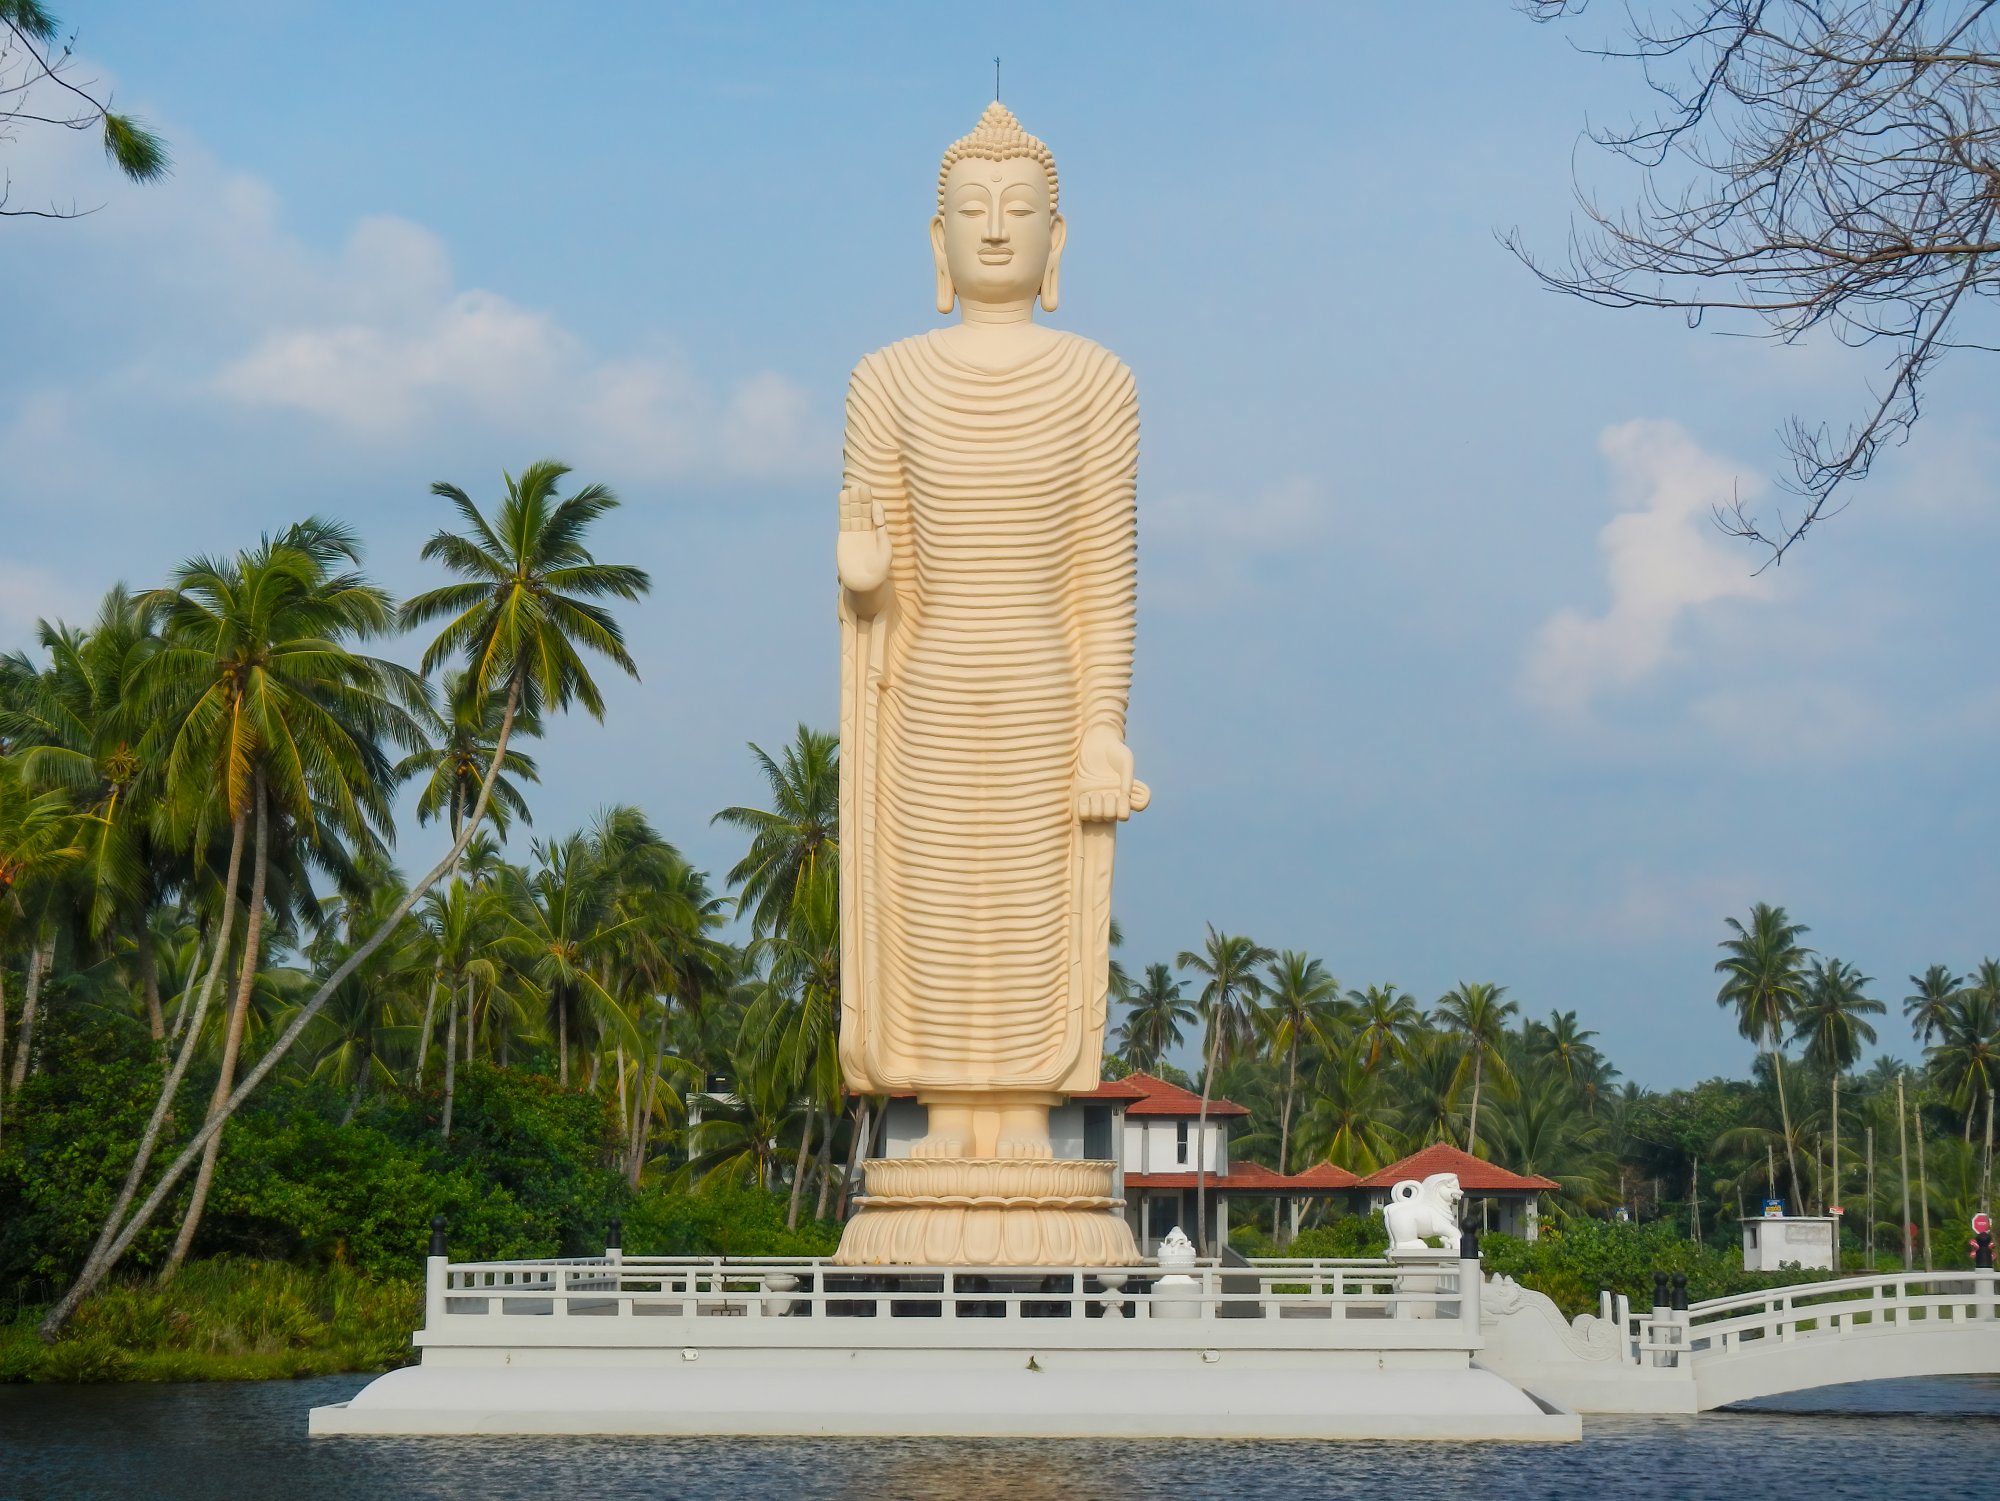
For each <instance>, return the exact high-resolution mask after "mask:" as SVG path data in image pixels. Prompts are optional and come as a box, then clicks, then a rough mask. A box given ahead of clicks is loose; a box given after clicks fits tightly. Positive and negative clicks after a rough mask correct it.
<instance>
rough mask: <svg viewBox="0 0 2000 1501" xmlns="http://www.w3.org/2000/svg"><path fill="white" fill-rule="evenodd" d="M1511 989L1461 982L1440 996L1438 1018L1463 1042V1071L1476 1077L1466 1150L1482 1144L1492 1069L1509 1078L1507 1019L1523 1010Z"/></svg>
mask: <svg viewBox="0 0 2000 1501" xmlns="http://www.w3.org/2000/svg"><path fill="white" fill-rule="evenodd" d="M1506 995H1507V987H1506V986H1505V985H1495V984H1492V983H1490V982H1489V981H1485V980H1476V981H1474V982H1472V983H1471V984H1467V983H1466V982H1465V981H1463V980H1461V981H1459V983H1458V984H1457V985H1456V986H1455V987H1453V988H1452V989H1451V990H1448V991H1446V992H1445V993H1444V994H1443V995H1441V996H1439V997H1438V1003H1437V1012H1438V1019H1439V1020H1440V1021H1442V1022H1443V1023H1444V1025H1445V1029H1446V1030H1447V1031H1448V1032H1449V1033H1450V1034H1451V1035H1452V1036H1453V1037H1456V1038H1457V1039H1458V1040H1459V1044H1460V1046H1461V1047H1462V1049H1463V1050H1464V1051H1463V1055H1462V1057H1463V1061H1462V1062H1461V1064H1460V1070H1461V1072H1463V1071H1467V1070H1469V1071H1470V1072H1471V1075H1472V1109H1471V1113H1470V1114H1469V1116H1468V1117H1467V1119H1466V1124H1465V1150H1466V1151H1468V1152H1470V1151H1471V1150H1472V1149H1473V1148H1474V1147H1475V1146H1476V1145H1477V1144H1478V1142H1479V1091H1480V1087H1481V1085H1482V1084H1483V1083H1484V1082H1485V1078H1486V1072H1487V1070H1488V1069H1489V1068H1491V1069H1492V1070H1493V1071H1494V1073H1496V1074H1498V1075H1499V1076H1501V1077H1502V1078H1505V1077H1506V1074H1507V1064H1506V1060H1505V1059H1504V1058H1503V1057H1502V1056H1501V1052H1500V1048H1501V1044H1502V1042H1503V1041H1504V1040H1505V1038H1506V1034H1507V1018H1508V1017H1510V1016H1513V1015H1514V1014H1515V1013H1516V1012H1518V1011H1519V1010H1520V1009H1521V1008H1520V1007H1519V1006H1518V1005H1516V1004H1515V1003H1514V1002H1513V1001H1510V1000H1507V999H1506Z"/></svg>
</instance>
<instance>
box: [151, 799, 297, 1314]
mask: <svg viewBox="0 0 2000 1501" xmlns="http://www.w3.org/2000/svg"><path fill="white" fill-rule="evenodd" d="M251 797H252V799H253V801H254V802H255V804H256V810H257V813H256V817H257V852H256V857H255V863H254V864H253V865H252V866H251V868H250V910H249V911H248V912H246V913H245V914H244V917H243V967H242V969H241V970H240V971H239V972H238V974H237V978H236V1004H235V1005H233V1006H232V1007H230V1009H229V1031H228V1033H227V1034H226V1035H225V1036H224V1038H223V1042H222V1070H221V1072H220V1073H219V1074H217V1075H216V1079H215V1093H214V1094H213V1095H211V1096H209V1101H208V1119H209V1120H210V1121H212V1122H214V1123H215V1124H216V1126H217V1130H216V1131H215V1132H214V1133H213V1134H212V1135H211V1136H210V1137H209V1138H208V1142H207V1144H206V1145H205V1146H203V1148H202V1152H201V1170H200V1171H199V1172H197V1173H196V1174H195V1180H194V1194H193V1196H192V1197H191V1198H190V1199H189V1200H188V1208H187V1214H186V1216H185V1217H184V1218H183V1219H182V1220H181V1230H180V1234H179V1235H177V1236H175V1237H174V1249H173V1251H172V1253H171V1254H170V1255H169V1256H168V1257H167V1264H166V1265H165V1266H164V1267H162V1268H160V1280H161V1281H162V1282H167V1281H170V1280H172V1278H173V1275H174V1273H176V1272H178V1271H179V1270H180V1269H181V1263H182V1262H184V1261H186V1260H187V1254H188V1248H189V1247H190V1246H192V1245H193V1244H194V1235H195V1231H196V1230H198V1229H200V1228H201V1213H202V1210H203V1209H204V1208H205V1207H206V1206H207V1204H208V1189H209V1185H210V1184H211V1183H213V1182H214V1181H215V1159H216V1157H217V1156H218V1155H219V1154H220V1153H221V1151H222V1131H221V1129H220V1127H221V1124H222V1121H223V1119H224V1118H225V1111H224V1107H225V1106H227V1105H228V1103H229V1095H230V1091H231V1090H232V1089H233V1088H234V1087H235V1084H236V1060H237V1059H238V1058H239V1057H241V1056H242V1053H243V1031H244V1027H245V1024H246V1023H247V1022H248V1021H249V1018H250V998H251V997H252V996H253V995H254V994H255V993H256V990H257V961H258V959H259V958H260V957H261V955H260V953H259V950H261V949H262V947H263V937H264V884H265V881H266V879H267V877H268V876H269V874H270V869H271V830H270V815H269V812H268V810H267V808H266V806H265V805H266V802H267V798H266V794H265V791H264V774H263V773H262V772H261V771H260V772H258V773H257V774H256V777H255V779H254V784H253V790H252V792H251Z"/></svg>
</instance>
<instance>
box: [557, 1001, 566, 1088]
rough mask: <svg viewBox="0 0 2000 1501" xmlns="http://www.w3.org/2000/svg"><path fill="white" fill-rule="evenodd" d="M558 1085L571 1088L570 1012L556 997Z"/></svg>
mask: <svg viewBox="0 0 2000 1501" xmlns="http://www.w3.org/2000/svg"><path fill="white" fill-rule="evenodd" d="M556 1083H558V1084H560V1085H561V1086H562V1087H563V1088H564V1089H568V1088H569V1010H568V1008H567V1007H565V1006H564V1005H563V1003H562V997H561V996H560V994H559V995H558V996H557V997H556Z"/></svg>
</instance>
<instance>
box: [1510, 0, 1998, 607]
mask: <svg viewBox="0 0 2000 1501" xmlns="http://www.w3.org/2000/svg"><path fill="white" fill-rule="evenodd" d="M1519 3H1520V4H1521V7H1522V9H1524V10H1525V11H1527V12H1528V13H1529V14H1530V15H1531V16H1533V17H1534V18H1535V19H1537V20H1543V21H1547V20H1555V19H1560V18H1562V17H1565V16H1574V15H1576V14H1578V13H1579V12H1581V11H1582V10H1583V9H1584V8H1585V6H1586V5H1587V4H1588V0H1519ZM1622 21H1623V25H1624V31H1625V39H1624V40H1623V41H1622V42H1621V43H1619V44H1616V45H1605V46H1595V47H1589V48H1586V49H1585V50H1587V51H1590V52H1592V53H1595V54H1597V55H1599V56H1605V57H1612V58H1622V59H1628V60H1631V61H1633V62H1636V63H1637V64H1638V66H1639V67H1640V69H1641V70H1642V71H1643V73H1644V75H1645V79H1646V82H1647V84H1648V85H1649V86H1650V88H1651V89H1652V91H1653V94H1654V95H1655V98H1656V104H1655V111H1654V113H1653V114H1652V116H1651V117H1650V118H1647V119H1642V120H1638V121H1635V123H1633V124H1632V125H1631V126H1629V127H1628V128H1626V129H1623V130H1592V131H1591V132H1590V139H1591V140H1592V141H1594V142H1595V143H1596V144H1597V145H1599V146H1601V147H1603V148H1605V149H1606V150H1609V151H1611V152H1614V153H1616V154H1618V155H1620V156H1622V157H1624V158H1626V159H1627V160H1629V161H1631V162H1633V163H1635V164H1636V165H1637V166H1638V167H1639V168H1640V169H1641V172H1642V174H1643V179H1644V186H1643V188H1642V189H1641V190H1640V193H1639V197H1638V202H1637V203H1636V204H1634V205H1631V206H1628V207H1625V208H1622V209H1618V210H1609V209H1606V208H1604V207H1603V206H1602V205H1601V204H1600V203H1599V201H1598V200H1597V199H1596V198H1595V197H1594V196H1592V194H1591V193H1590V192H1589V191H1588V190H1587V189H1585V188H1584V187H1582V186H1581V185H1579V189H1578V199H1579V203H1580V217H1579V219H1578V220H1577V221H1576V223H1575V224H1574V225H1573V226H1572V229H1571V234H1570V244H1569V253H1568V255H1567V257H1566V259H1565V260H1564V261H1563V262H1562V263H1556V262H1553V261H1550V260H1547V259H1544V258H1542V257H1539V256H1537V255H1535V254H1533V253H1531V252H1530V251H1529V250H1528V249H1527V248H1526V245H1525V243H1524V242H1523V240H1522V238H1521V235H1520V232H1519V231H1518V230H1517V231H1515V232H1513V233H1512V234H1509V235H1507V236H1506V237H1505V238H1506V242H1507V244H1508V246H1509V247H1510V248H1511V249H1512V250H1513V251H1514V252H1515V254H1517V255H1519V256H1520V257H1521V259H1522V260H1523V261H1524V262H1526V263H1527V265H1528V266H1529V267H1530V268H1531V269H1532V270H1533V271H1534V272H1535V274H1536V275H1537V276H1539V277H1540V278H1541V280H1542V282H1543V283H1544V284H1545V285H1546V286H1548V287H1550V288H1553V289H1554V290H1556V291H1559V292H1565V293H1569V294H1570V295H1573V296H1576V297H1581V298H1583V299H1585V300H1586V301H1589V302H1594V303H1597V304H1599V305H1600V306H1604V307H1619V308H1629V307H1645V308H1673V309H1676V310H1678V311H1680V312H1682V313H1683V314H1685V315H1686V317H1687V319H1688V322H1689V324H1690V325H1691V326H1696V325H1699V324H1700V323H1701V322H1702V320H1703V318H1704V317H1705V316H1706V315H1708V314H1709V313H1712V312H1713V313H1719V314H1728V313H1748V314H1751V315H1753V316H1754V317H1755V318H1756V319H1758V320H1761V321H1762V323H1763V324H1764V326H1765V328H1766V330H1767V331H1768V334H1769V336H1770V337H1772V338H1774V339H1777V340H1779V341H1781V342H1785V343H1795V342H1798V341H1800V340H1803V339H1805V338H1806V337H1807V336H1809V335H1813V334H1819V333H1824V334H1830V335H1831V336H1833V337H1836V338H1838V339H1840V340H1841V341H1842V342H1843V343H1845V344H1848V345H1851V346H1864V345H1876V344H1879V345H1882V346H1883V347H1884V348H1886V349H1887V350H1889V351H1890V354H1889V358H1888V360H1887V362H1886V364H1885V366H1884V373H1883V378H1882V380H1881V381H1880V382H1878V383H1876V384H1875V385H1873V386H1871V389H1870V391H1869V394H1868V401H1867V404H1866V406H1865V407H1864V408H1863V410H1862V413H1861V415H1860V416H1859V418H1858V419H1857V420H1855V421H1852V422H1849V423H1846V424H1844V425H1841V426H1837V427H1836V426H1831V425H1828V424H1825V423H1820V422H1814V421H1808V420H1806V419H1802V418H1799V417H1793V418H1792V419H1790V421H1789V422H1788V423H1787V424H1786V427H1785V430H1784V438H1785V445H1786V447H1787V449H1788V450H1789V451H1790V453H1791V456H1792V474H1791V475H1790V476H1789V477H1788V479H1787V480H1786V481H1785V484H1784V488H1785V489H1786V490H1787V491H1788V492H1790V493H1791V494H1793V495H1795V496H1796V497H1797V498H1798V504H1797V505H1796V506H1789V507H1788V506H1780V507H1778V508H1777V510H1776V512H1775V514H1774V515H1773V516H1771V517H1770V518H1768V519H1766V518H1761V517H1758V516H1756V515H1754V514H1752V513H1750V512H1749V511H1748V510H1746V509H1745V507H1744V505H1743V503H1742V502H1741V501H1738V502H1737V503H1736V504H1734V505H1733V506H1730V507H1727V508H1723V509H1720V510H1718V512H1717V515H1716V520H1717V522H1718V524H1719V525H1720V526H1721V527H1722V529H1723V530H1724V531H1725V532H1727V533H1729V534H1730V535H1732V536H1735V537H1739V538H1742V539H1743V540H1745V541H1747V542H1750V543H1752V544H1754V545H1755V546H1757V547H1759V548H1761V549H1763V550H1764V551H1765V554H1766V556H1765V558H1764V562H1763V565H1762V566H1763V567H1770V566H1771V565H1772V564H1774V563H1777V562H1779V561H1780V560H1782V559H1783V557H1784V555H1785V553H1786V552H1787V550H1789V549H1790V548H1791V546H1792V545H1793V544H1794V543H1795V542H1797V541H1798V540H1799V539H1800V538H1802V537H1803V536H1805V534H1806V533H1807V532H1808V531H1809V530H1811V528H1812V527H1814V526H1815V525H1817V524H1818V523H1819V522H1821V521H1823V520H1825V519H1827V518H1828V517H1830V516H1832V515H1835V514H1837V513H1838V512H1839V511H1840V510H1841V509H1843V508H1844V506H1845V500H1844V498H1842V487H1843V486H1844V485H1846V484H1847V483H1848V482H1849V481H1851V480H1859V479H1861V478H1862V477H1863V476H1865V475H1866V474H1867V473H1868V470H1869V466H1870V465H1871V464H1872V463H1873V462H1874V460H1875V457H1876V455H1877V453H1878V452H1879V451H1880V449H1881V447H1882V445H1883V444H1885V443H1900V442H1902V441H1903V440H1904V439H1905V438H1906V437H1907V436H1908V434H1909V431H1910V428H1911V426H1912V424H1914V423H1915V422H1916V420H1917V417H1918V414H1919V410H1920V404H1921V398H1922V395H1923V391H1924V381H1925V378H1926V377H1927V376H1928V375H1929V373H1930V371H1931V369H1932V367H1933V366H1934V365H1935V364H1936V363H1937V361H1938V360H1939V359H1940V358H1941V357H1942V356H1943V355H1944V354H1945V352H1946V351H1948V350H1952V349H1978V350H1982V351H1985V352H1987V353H1992V352H1994V349H1995V346H1996V344H2000V337H1996V336H1995V335H1994V333H1993V332H1992V330H1991V326H1990V325H1991V320H1992V314H1993V310H1994V305H1995V299H1996V297H2000V120H1996V116H2000V0H1821V3H1813V0H1699V3H1688V4H1680V5H1672V4H1661V5H1657V6H1650V7H1649V6H1647V5H1646V4H1645V3H1644V0H1630V3H1629V4H1628V6H1627V7H1626V9H1625V11H1624V14H1623V17H1622ZM1760 571H1761V570H1760Z"/></svg>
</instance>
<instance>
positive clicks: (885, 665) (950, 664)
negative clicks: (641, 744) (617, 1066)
mask: <svg viewBox="0 0 2000 1501" xmlns="http://www.w3.org/2000/svg"><path fill="white" fill-rule="evenodd" d="M1138 449H1139V417H1138V398H1137V394H1136V390H1135V388H1134V384H1133V380H1132V375H1131V372H1130V371H1129V370H1128V369H1126V367H1125V366H1124V365H1123V364H1122V363H1120V361H1119V360H1118V359H1117V358H1116V357H1115V356H1113V355H1112V354H1110V353H1109V352H1108V351H1107V350H1104V349H1102V348H1100V347H1099V346H1098V345H1096V344H1093V343H1091V342H1090V341H1089V340H1086V339H1082V338H1078V337H1076V336H1074V335H1068V334H1065V335H1061V336H1060V337H1059V338H1058V339H1057V340H1056V341H1055V342H1054V343H1052V344H1051V345H1050V346H1049V347H1048V348H1046V349H1045V350H1043V351H1042V352H1041V353H1039V354H1037V355H1035V356H1034V357H1032V358H1030V359H1029V360H1028V361H1027V362H1026V363H1025V364H1023V365H1022V366H1020V367H1019V368H1017V369H1014V370H1010V371H1005V372H997V373H996V372H990V371H985V370H981V369H978V368H976V367H974V366H971V365H969V364H966V363H964V362H962V361H960V360H958V359H956V358H954V357H953V355H952V354H951V353H950V351H949V348H948V347H947V345H946V342H945V340H944V339H943V338H941V337H940V336H938V335H935V334H927V335H920V336H918V337H916V338H912V339H906V340H904V341H902V342H901V343H898V344H893V345H891V346H889V347H888V348H887V349H883V350H880V351H878V352H877V353H875V354H872V355H870V356H868V357H867V358H866V359H864V360H863V361H862V362H861V364H860V365H859V366H858V367H857V368H856V370H855V372H854V377H853V381H852V383H851V385H850V387H849V394H848V403H847V435H846V453H845V468H846V480H847V483H849V484H857V483H859V484H866V485H868V486H869V487H870V488H871V489H872V490H873V492H874V496H875V499H876V500H877V501H878V502H879V503H880V504H881V505H882V507H883V512H884V520H885V523H886V526H887V528H888V532H889V536H890V540H891V545H892V564H891V573H890V582H889V585H888V586H887V588H886V590H885V591H882V592H883V594H884V595H885V598H884V599H883V600H882V601H880V607H879V608H878V609H876V610H875V611H874V612H873V613H865V612H864V611H863V609H862V608H861V605H862V604H863V602H861V601H857V600H856V599H854V598H853V597H852V596H851V595H849V594H848V592H847V591H845V590H843V591H842V594H841V609H840V620H841V703H840V733H841V759H840V776H841V786H840V840H841V843H840V866H841V869H840V876H841V931H842V949H841V988H842V1010H843V1018H842V1037H841V1065H842V1068H843V1070H844V1072H845V1073H846V1076H847V1080H848V1084H849V1086H850V1087H851V1088H853V1089H855V1090H857V1091H860V1092H864V1093H881V1092H889V1091H899V1090H920V1091H949V1090H973V1091H984V1090H1025V1091H1046V1092H1050V1093H1062V1094H1068V1093H1076V1092H1080V1091H1085V1090H1089V1089H1092V1088H1094V1087H1095V1086H1096V1085H1097V1083H1098V1065H1099V1060H1100V1058H1101V1056H1102V1050H1103V1033H1104V1020H1105V996H1106V984H1107V978H1108V969H1109V962H1110V949H1109V926H1110V913H1111V865H1112V849H1113V840H1114V833H1113V831H1114V829H1115V828H1116V825H1115V824H1111V823H1090V824H1083V823H1080V822H1079V821H1078V819H1077V816H1076V789H1077V772H1078V754H1079V748H1080V745H1081V742H1082V738H1083V735H1084V732H1085V730H1086V729H1087V728H1090V727H1093V726H1105V727H1108V728H1109V729H1111V730H1113V731H1114V732H1115V733H1116V734H1117V735H1118V737H1119V738H1120V739H1121V740H1122V739H1123V737H1124V728H1125V708H1126V700H1127V697H1128V694H1129V692H1130V687H1131V671H1132V644H1133V629H1134V621H1135V613H1136V561H1137V522H1136V496H1137V484H1138Z"/></svg>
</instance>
